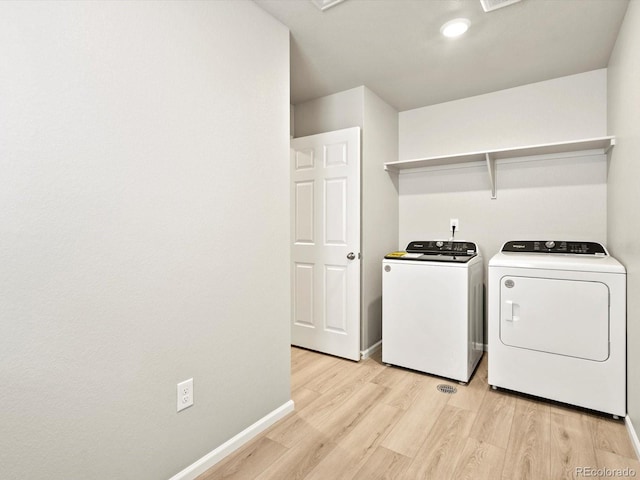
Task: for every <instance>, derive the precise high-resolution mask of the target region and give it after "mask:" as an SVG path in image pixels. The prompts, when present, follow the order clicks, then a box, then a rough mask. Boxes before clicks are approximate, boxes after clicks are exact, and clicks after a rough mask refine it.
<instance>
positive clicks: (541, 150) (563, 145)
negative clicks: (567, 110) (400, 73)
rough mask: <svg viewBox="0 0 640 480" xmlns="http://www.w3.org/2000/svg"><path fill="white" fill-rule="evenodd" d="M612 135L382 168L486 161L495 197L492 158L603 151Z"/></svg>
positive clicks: (612, 143)
mask: <svg viewBox="0 0 640 480" xmlns="http://www.w3.org/2000/svg"><path fill="white" fill-rule="evenodd" d="M615 143H616V141H615V137H613V136H610V137H597V138H587V139H582V140H572V141H569V142H557V143H545V144H541V145H529V146H524V147H514V148H503V149H498V150H485V151H480V152H470V153H457V154H452V155H441V156H436V157H426V158H417V159H414V160H399V161H396V162H387V163H385V164H384V169H385V170H387V171H391V172H397V171H400V170H408V169H412V168H424V167H435V166H442V165H454V164H461V163H471V162H479V161H483V162H486V164H487V171H488V173H489V181H490V183H491V198H496V179H495V161H496V160H502V159H507V158H518V157H532V156H537V155H550V154H559V153H567V152H580V151H593V150H595V151H597V152H599V153H604V154H606V153H607V152H608V151H609V149H611V147H613V146H614V145H615Z"/></svg>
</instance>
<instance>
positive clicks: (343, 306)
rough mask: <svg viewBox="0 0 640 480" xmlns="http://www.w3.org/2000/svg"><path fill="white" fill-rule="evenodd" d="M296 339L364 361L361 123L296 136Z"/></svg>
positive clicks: (297, 342) (293, 210)
mask: <svg viewBox="0 0 640 480" xmlns="http://www.w3.org/2000/svg"><path fill="white" fill-rule="evenodd" d="M291 182H292V183H291V221H292V225H291V235H292V243H293V246H292V261H293V264H292V282H291V283H292V288H293V292H292V302H293V305H292V325H291V343H292V344H293V345H297V346H300V347H304V348H309V349H312V350H316V351H319V352H323V353H328V354H331V355H337V356H339V357H344V358H349V359H351V360H359V359H360V128H358V127H355V128H348V129H345V130H338V131H335V132H329V133H322V134H318V135H311V136H308V137H301V138H296V139H293V140H292V141H291Z"/></svg>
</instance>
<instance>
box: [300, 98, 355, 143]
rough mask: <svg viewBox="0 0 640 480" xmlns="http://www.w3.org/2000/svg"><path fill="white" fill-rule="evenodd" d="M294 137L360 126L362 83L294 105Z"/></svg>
mask: <svg viewBox="0 0 640 480" xmlns="http://www.w3.org/2000/svg"><path fill="white" fill-rule="evenodd" d="M294 114H295V115H294V134H293V136H294V137H296V138H297V137H306V136H308V135H315V134H316V133H323V132H332V131H334V130H342V129H343V128H349V127H362V123H363V121H364V117H363V115H364V87H356V88H352V89H350V90H345V91H344V92H339V93H335V94H333V95H327V96H326V97H321V98H317V99H315V100H310V101H308V102H304V103H299V104H298V105H294Z"/></svg>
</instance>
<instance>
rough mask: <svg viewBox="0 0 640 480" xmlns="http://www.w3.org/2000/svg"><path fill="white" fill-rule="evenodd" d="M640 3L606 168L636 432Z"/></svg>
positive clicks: (615, 102)
mask: <svg viewBox="0 0 640 480" xmlns="http://www.w3.org/2000/svg"><path fill="white" fill-rule="evenodd" d="M638 51H640V3H639V2H638V1H637V0H633V1H631V2H630V3H629V7H628V9H627V14H626V16H625V19H624V22H623V24H622V27H621V29H620V34H619V35H618V40H617V42H616V45H615V47H614V50H613V53H612V54H611V58H610V60H609V67H608V73H609V76H608V82H609V101H608V106H609V119H608V120H609V133H610V134H611V135H615V136H616V138H617V144H616V147H615V148H614V149H613V150H612V153H611V158H610V165H609V188H608V193H609V196H608V206H609V209H608V220H609V223H608V238H609V248H610V250H611V253H612V254H613V255H614V256H616V257H617V258H618V259H619V260H620V261H621V262H622V263H623V264H624V265H625V267H626V268H627V349H628V351H627V388H628V393H627V409H628V412H629V417H630V418H631V421H632V423H633V425H634V427H635V430H636V432H638V431H640V368H639V365H640V348H639V346H640V297H639V296H638V293H637V292H638V291H640V248H639V247H638V238H639V237H640V210H639V209H638V205H640V190H639V189H638V178H640V164H639V163H638V157H639V156H640V131H639V130H638V125H640V108H639V107H638V106H639V105H640V91H639V90H638V85H640V57H639V56H638Z"/></svg>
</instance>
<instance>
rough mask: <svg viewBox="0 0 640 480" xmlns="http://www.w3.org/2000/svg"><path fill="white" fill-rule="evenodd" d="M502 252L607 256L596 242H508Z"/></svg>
mask: <svg viewBox="0 0 640 480" xmlns="http://www.w3.org/2000/svg"><path fill="white" fill-rule="evenodd" d="M502 251H503V252H519V253H561V254H562V253H564V254H568V253H572V254H577V255H600V256H603V255H608V254H607V251H606V250H605V248H604V247H603V246H602V245H601V244H599V243H596V242H566V241H558V240H555V241H554V240H524V241H517V240H514V241H510V242H507V243H505V244H504V246H503V247H502Z"/></svg>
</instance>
